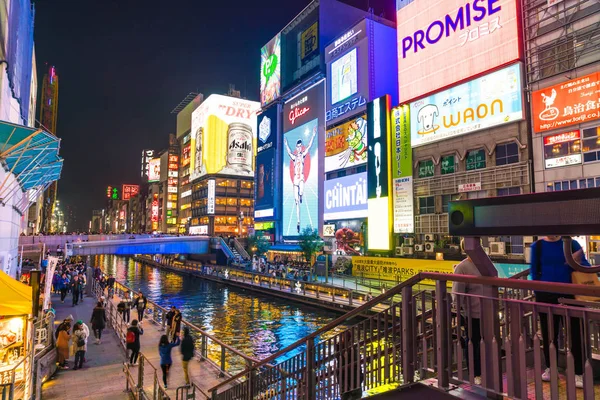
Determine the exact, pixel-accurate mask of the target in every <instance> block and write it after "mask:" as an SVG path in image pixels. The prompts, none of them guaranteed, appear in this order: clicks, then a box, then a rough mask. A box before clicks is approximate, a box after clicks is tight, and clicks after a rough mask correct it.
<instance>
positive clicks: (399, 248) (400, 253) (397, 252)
mask: <svg viewBox="0 0 600 400" xmlns="http://www.w3.org/2000/svg"><path fill="white" fill-rule="evenodd" d="M394 254H396V255H397V256H401V255H402V254H403V252H402V247H396V252H395V253H394Z"/></svg>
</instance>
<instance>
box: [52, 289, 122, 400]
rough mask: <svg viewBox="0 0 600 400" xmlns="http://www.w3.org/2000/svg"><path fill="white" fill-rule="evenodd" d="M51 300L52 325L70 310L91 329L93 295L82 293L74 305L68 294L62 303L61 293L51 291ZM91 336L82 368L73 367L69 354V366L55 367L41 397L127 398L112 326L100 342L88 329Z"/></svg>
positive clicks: (79, 399)
mask: <svg viewBox="0 0 600 400" xmlns="http://www.w3.org/2000/svg"><path fill="white" fill-rule="evenodd" d="M52 303H53V306H54V309H55V310H56V325H55V329H56V326H58V324H59V323H60V322H62V321H63V320H64V319H65V318H66V317H67V316H68V315H69V314H72V315H73V318H74V322H77V321H78V320H80V319H81V320H83V322H85V324H86V325H87V326H88V327H89V328H90V330H91V329H92V327H91V324H90V323H89V321H90V317H91V315H92V310H93V308H94V306H95V304H96V301H95V299H94V298H92V297H85V299H84V301H83V302H80V303H79V305H78V306H75V307H73V306H72V305H71V304H72V301H71V297H70V296H67V298H66V299H65V303H64V304H62V303H61V302H60V296H58V295H52ZM52 334H54V332H52ZM90 336H91V337H90V339H88V350H87V352H86V354H85V358H86V362H85V363H84V364H83V368H81V369H79V370H76V371H73V370H72V368H73V361H74V357H71V358H70V359H69V369H66V370H58V371H57V373H56V374H55V375H54V376H53V377H52V378H51V379H50V380H48V381H47V382H46V383H44V385H43V387H42V396H43V399H44V400H51V399H60V400H83V399H86V400H87V399H106V400H113V399H114V400H117V399H129V395H128V394H127V393H125V392H124V390H125V376H124V374H123V360H124V357H125V355H124V353H123V351H122V350H121V346H120V344H119V343H118V341H117V337H116V335H115V334H114V333H113V331H112V329H105V330H104V332H103V333H102V344H100V345H96V344H95V341H94V336H93V334H92V333H91V332H90Z"/></svg>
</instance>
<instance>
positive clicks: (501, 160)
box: [496, 142, 519, 165]
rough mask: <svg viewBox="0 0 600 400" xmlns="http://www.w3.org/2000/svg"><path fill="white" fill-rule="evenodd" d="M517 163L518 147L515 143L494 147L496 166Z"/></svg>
mask: <svg viewBox="0 0 600 400" xmlns="http://www.w3.org/2000/svg"><path fill="white" fill-rule="evenodd" d="M517 162H519V146H518V145H517V144H516V143H515V142H511V143H504V144H499V145H498V146H496V165H508V164H514V163H517Z"/></svg>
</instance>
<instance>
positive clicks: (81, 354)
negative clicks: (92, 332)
mask: <svg viewBox="0 0 600 400" xmlns="http://www.w3.org/2000/svg"><path fill="white" fill-rule="evenodd" d="M84 326H85V324H84V323H83V322H82V323H81V324H80V323H79V321H78V322H77V324H75V327H74V328H73V350H74V353H75V365H74V366H73V370H77V369H80V368H81V367H83V361H84V360H85V352H86V351H87V339H88V334H86V332H85V328H84Z"/></svg>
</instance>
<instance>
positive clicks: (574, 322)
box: [529, 236, 590, 388]
mask: <svg viewBox="0 0 600 400" xmlns="http://www.w3.org/2000/svg"><path fill="white" fill-rule="evenodd" d="M572 251H573V258H574V259H575V261H577V262H578V263H579V264H581V265H583V266H587V267H589V266H590V264H589V262H588V261H587V260H586V258H585V254H584V253H583V249H582V248H581V245H580V244H579V243H578V242H577V241H576V240H573V242H572ZM529 270H530V276H531V279H532V280H536V281H544V282H557V283H572V281H571V272H573V269H572V268H571V267H570V266H569V264H567V260H566V258H565V254H564V250H563V241H562V237H561V236H548V237H546V238H544V239H540V240H538V241H537V242H535V243H533V244H532V245H531V268H530V269H529ZM561 297H562V298H571V299H572V298H573V296H570V295H565V294H560V293H549V292H535V298H536V300H537V301H538V302H542V303H550V304H559V301H558V300H559V299H560V298H561ZM539 315H540V328H541V330H542V340H543V342H544V358H545V359H546V370H545V371H544V373H543V374H542V380H543V381H546V382H548V381H550V338H549V335H548V315H547V314H546V313H540V314H539ZM562 319H563V318H562V317H561V316H560V315H554V316H553V321H552V322H553V325H554V326H553V337H552V342H553V343H554V346H555V348H556V351H557V358H558V333H559V325H560V322H561V320H562ZM570 320H571V321H570V322H571V346H570V349H571V353H572V354H573V359H574V361H575V386H576V387H578V388H583V355H582V354H583V353H582V348H581V320H580V319H579V318H570ZM563 326H564V321H563Z"/></svg>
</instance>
